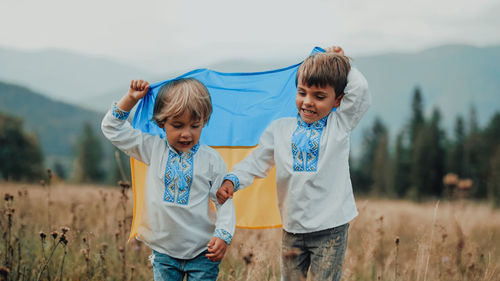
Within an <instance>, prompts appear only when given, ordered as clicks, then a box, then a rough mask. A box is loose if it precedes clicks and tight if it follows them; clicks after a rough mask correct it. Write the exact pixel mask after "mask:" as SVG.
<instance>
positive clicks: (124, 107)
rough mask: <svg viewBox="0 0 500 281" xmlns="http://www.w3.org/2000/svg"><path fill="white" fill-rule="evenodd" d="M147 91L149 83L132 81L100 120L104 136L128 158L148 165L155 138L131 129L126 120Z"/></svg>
mask: <svg viewBox="0 0 500 281" xmlns="http://www.w3.org/2000/svg"><path fill="white" fill-rule="evenodd" d="M148 90H149V83H148V82H147V81H144V80H132V81H131V82H130V88H129V90H128V92H127V93H126V94H125V95H124V96H123V98H122V99H121V100H120V101H119V102H118V103H117V104H114V105H113V108H112V109H111V110H110V111H108V113H107V114H106V115H105V116H104V119H103V120H102V124H101V129H102V132H103V134H104V136H105V137H106V138H107V139H108V140H110V141H111V142H112V143H113V144H114V145H115V146H116V147H117V148H119V149H120V150H121V151H123V152H125V154H127V155H128V156H130V157H133V158H135V159H137V160H139V161H142V162H144V163H146V164H149V160H150V157H151V153H152V147H153V143H155V137H154V136H152V135H148V134H144V133H142V132H141V131H140V130H137V129H134V128H132V125H130V123H129V122H127V118H128V116H129V114H130V110H131V109H132V108H133V107H134V105H135V104H136V103H137V102H138V101H139V100H140V99H141V98H143V97H144V96H145V95H146V94H147V92H148Z"/></svg>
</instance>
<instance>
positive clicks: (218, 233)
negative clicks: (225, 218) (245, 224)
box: [214, 228, 233, 245]
mask: <svg viewBox="0 0 500 281" xmlns="http://www.w3.org/2000/svg"><path fill="white" fill-rule="evenodd" d="M214 237H218V238H220V239H222V240H224V242H226V244H228V245H229V244H230V243H231V240H233V236H232V235H231V233H229V232H227V231H225V230H224V229H221V228H218V229H216V230H215V232H214Z"/></svg>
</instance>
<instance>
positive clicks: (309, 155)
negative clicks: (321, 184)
mask: <svg viewBox="0 0 500 281" xmlns="http://www.w3.org/2000/svg"><path fill="white" fill-rule="evenodd" d="M327 119H328V115H327V116H325V117H324V118H323V119H321V120H318V121H316V122H314V123H311V124H308V123H306V122H304V121H303V120H302V118H300V115H299V116H297V129H295V131H294V132H293V134H292V155H293V170H294V171H296V172H315V171H316V170H317V169H318V159H319V144H320V142H321V135H322V133H323V129H324V128H325V126H326V120H327ZM304 157H305V158H304Z"/></svg>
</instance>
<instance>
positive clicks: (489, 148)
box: [480, 112, 500, 207]
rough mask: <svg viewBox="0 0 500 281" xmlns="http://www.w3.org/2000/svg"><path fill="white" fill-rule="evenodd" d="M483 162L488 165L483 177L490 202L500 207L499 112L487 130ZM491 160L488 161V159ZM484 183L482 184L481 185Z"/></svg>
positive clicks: (485, 132)
mask: <svg viewBox="0 0 500 281" xmlns="http://www.w3.org/2000/svg"><path fill="white" fill-rule="evenodd" d="M483 138H484V148H485V151H484V154H483V159H484V160H483V161H484V162H487V163H488V166H487V167H484V173H482V174H481V175H482V176H483V177H484V178H486V179H487V181H486V183H485V184H486V185H487V189H488V197H489V200H490V201H491V202H492V203H493V204H494V206H495V207H500V112H497V113H496V114H495V115H494V116H493V117H492V118H491V121H490V122H489V124H488V126H487V127H486V128H485V130H484V133H483ZM488 158H489V160H486V159H488ZM481 183H482V182H480V184H481Z"/></svg>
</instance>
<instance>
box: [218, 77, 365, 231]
mask: <svg viewBox="0 0 500 281" xmlns="http://www.w3.org/2000/svg"><path fill="white" fill-rule="evenodd" d="M347 81H348V83H347V86H346V88H345V90H344V92H345V96H344V97H343V98H342V101H341V104H340V107H339V108H337V110H335V111H333V112H332V113H330V114H329V115H328V116H327V117H326V119H322V120H319V121H316V122H315V123H313V124H311V127H312V128H307V129H304V128H302V127H301V126H300V125H301V124H300V123H301V121H302V120H300V117H299V120H298V119H297V118H292V117H289V118H281V119H278V120H276V121H274V122H273V123H271V124H270V125H269V126H268V127H267V129H266V130H265V131H264V133H263V134H262V136H261V138H260V142H259V145H258V147H257V148H256V149H255V150H254V151H253V152H252V153H251V154H250V155H249V156H247V157H246V158H245V159H244V160H242V161H241V162H239V163H238V164H236V165H235V166H234V167H233V168H232V171H231V173H229V174H228V175H227V176H226V177H225V178H228V179H230V180H232V181H233V183H235V188H236V189H241V188H244V187H246V186H248V185H250V184H251V183H252V182H253V180H254V178H255V177H260V178H262V177H266V176H267V174H268V172H269V171H270V170H271V168H272V167H273V166H274V165H276V185H277V192H278V200H279V209H280V213H281V219H282V223H283V229H285V230H286V231H287V232H291V233H308V232H314V231H320V230H324V229H328V228H332V227H336V226H339V225H342V224H345V223H347V222H349V221H351V220H352V219H353V218H354V217H356V216H357V214H358V212H357V209H356V203H355V201H354V194H353V191H352V185H351V178H350V174H349V142H350V133H351V131H352V130H353V129H354V128H355V127H356V125H357V124H358V123H359V121H360V120H361V117H362V116H363V115H364V113H365V112H366V111H367V110H368V108H369V106H370V104H371V97H370V94H369V91H368V83H367V81H366V79H365V78H364V76H363V75H362V74H361V73H360V72H359V71H358V70H357V69H355V68H352V69H351V71H350V72H349V75H348V78H347ZM325 121H326V124H324V122H325ZM302 122H303V121H302ZM302 125H303V124H302ZM299 133H301V134H307V135H306V137H307V138H308V140H306V141H304V140H303V139H302V140H301V138H302V137H303V136H300V137H297V136H296V135H297V134H299ZM318 142H319V149H316V144H317V143H318ZM301 147H302V148H301ZM297 148H299V149H297Z"/></svg>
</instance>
